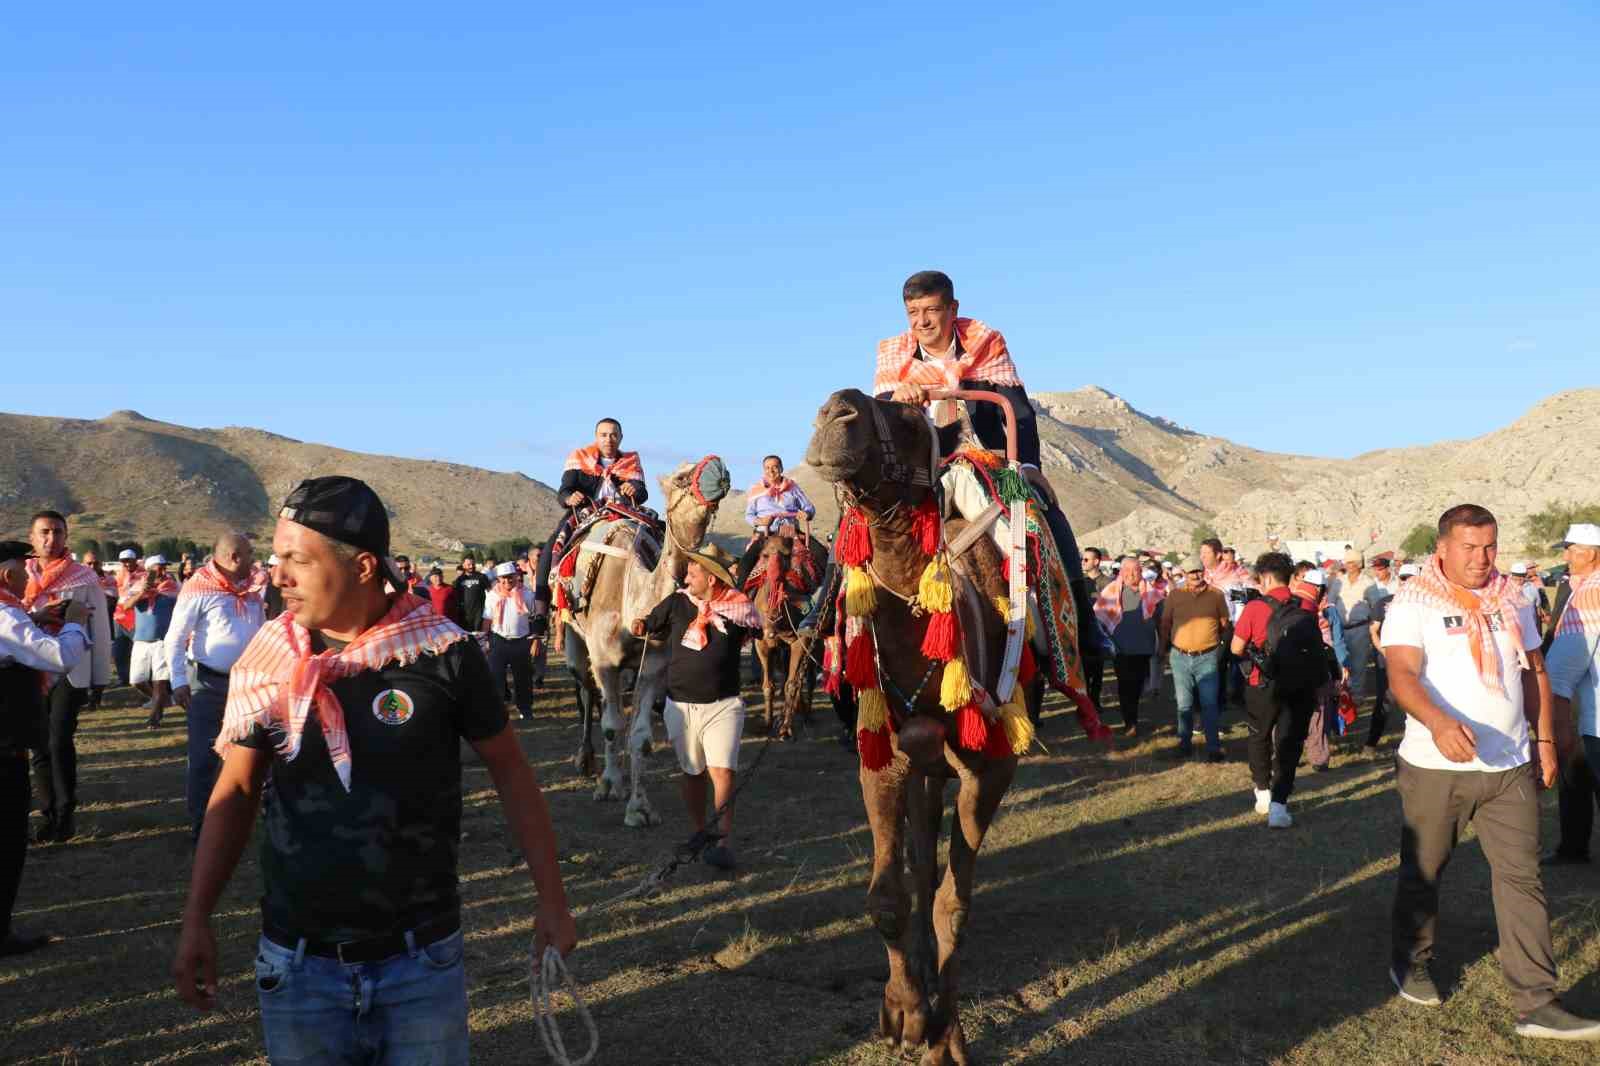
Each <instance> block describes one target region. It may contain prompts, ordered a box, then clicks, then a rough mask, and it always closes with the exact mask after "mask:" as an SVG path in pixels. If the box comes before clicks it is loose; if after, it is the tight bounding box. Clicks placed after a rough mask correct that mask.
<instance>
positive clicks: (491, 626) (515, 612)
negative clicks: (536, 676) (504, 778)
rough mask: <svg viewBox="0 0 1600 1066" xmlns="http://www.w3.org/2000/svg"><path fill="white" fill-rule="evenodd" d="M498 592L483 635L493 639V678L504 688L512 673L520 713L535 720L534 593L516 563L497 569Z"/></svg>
mask: <svg viewBox="0 0 1600 1066" xmlns="http://www.w3.org/2000/svg"><path fill="white" fill-rule="evenodd" d="M494 577H495V583H494V588H492V589H490V590H489V595H488V598H487V599H486V600H485V601H484V605H483V619H482V622H481V625H482V627H483V632H485V633H487V634H488V635H489V674H490V676H491V677H492V678H493V679H494V680H495V681H497V682H499V684H500V685H502V686H504V684H505V680H506V668H507V667H509V668H510V669H511V682H512V686H513V690H514V692H513V698H514V699H515V701H516V706H517V713H518V714H519V715H520V716H521V717H522V718H524V719H528V718H532V717H533V663H532V651H531V648H530V644H531V641H532V635H533V629H532V613H533V592H532V590H530V589H529V588H528V587H527V586H526V585H524V584H523V583H522V574H521V572H520V571H518V570H517V564H516V563H501V564H500V565H499V566H497V567H495V571H494Z"/></svg>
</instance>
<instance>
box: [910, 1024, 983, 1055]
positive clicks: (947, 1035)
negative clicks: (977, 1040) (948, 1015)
mask: <svg viewBox="0 0 1600 1066" xmlns="http://www.w3.org/2000/svg"><path fill="white" fill-rule="evenodd" d="M920 1066H972V1059H971V1058H969V1057H968V1055H967V1038H966V1034H964V1033H963V1032H962V1031H961V1021H960V1019H957V1018H952V1019H951V1020H950V1023H949V1024H948V1025H947V1026H946V1027H945V1030H944V1032H942V1033H940V1034H939V1036H938V1039H936V1040H935V1041H934V1042H933V1043H932V1044H930V1045H928V1050H927V1051H925V1052H923V1054H922V1062H921V1063H920Z"/></svg>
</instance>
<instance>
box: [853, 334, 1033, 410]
mask: <svg viewBox="0 0 1600 1066" xmlns="http://www.w3.org/2000/svg"><path fill="white" fill-rule="evenodd" d="M956 339H957V340H958V341H960V344H961V354H960V355H959V356H956V357H955V358H953V359H936V360H933V361H932V362H930V361H928V360H926V359H918V358H917V350H918V345H917V338H916V336H915V335H914V334H913V333H912V332H911V331H910V330H907V331H906V332H904V333H901V334H899V335H898V336H895V337H889V338H887V339H886V340H881V341H879V342H878V365H877V369H876V371H875V372H874V373H873V376H872V394H873V395H874V396H879V395H882V394H883V393H886V392H893V391H894V387H895V386H896V385H898V384H900V383H901V382H902V381H910V382H913V383H915V384H917V385H922V386H925V387H927V388H930V389H959V388H960V387H961V383H962V382H963V381H982V382H988V383H989V384H991V385H1021V384H1022V378H1020V377H1018V376H1017V367H1016V364H1014V363H1013V362H1012V361H1011V353H1010V352H1009V351H1007V350H1006V339H1005V337H1003V336H1001V334H1000V331H999V330H997V329H990V328H989V327H988V326H986V325H984V324H983V323H982V322H979V321H978V320H977V319H975V318H958V319H956ZM930 358H931V357H930Z"/></svg>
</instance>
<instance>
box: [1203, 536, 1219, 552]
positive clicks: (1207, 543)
mask: <svg viewBox="0 0 1600 1066" xmlns="http://www.w3.org/2000/svg"><path fill="white" fill-rule="evenodd" d="M1200 547H1202V548H1210V549H1211V550H1212V551H1214V552H1216V553H1217V554H1218V555H1221V554H1222V541H1220V540H1218V539H1217V538H1216V537H1207V538H1206V539H1205V540H1203V541H1201V542H1200Z"/></svg>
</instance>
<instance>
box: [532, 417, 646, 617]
mask: <svg viewBox="0 0 1600 1066" xmlns="http://www.w3.org/2000/svg"><path fill="white" fill-rule="evenodd" d="M649 495H650V493H649V490H648V489H647V488H646V487H645V480H644V464H643V463H641V462H640V461H639V453H638V452H625V451H623V450H622V423H621V422H618V421H617V420H616V419H615V418H602V419H601V420H600V421H598V422H596V423H595V425H594V443H593V444H591V445H589V446H588V447H586V448H579V449H577V450H576V451H574V452H573V453H572V454H571V455H569V456H567V465H566V466H565V467H564V468H563V469H562V471H561V484H560V486H559V487H558V488H557V489H556V498H557V499H559V500H560V501H561V503H562V504H563V505H564V506H566V507H567V508H568V511H567V516H566V517H565V518H563V519H562V520H561V521H560V523H558V524H557V525H556V528H555V529H554V531H552V532H551V534H550V537H549V539H547V540H546V541H545V542H544V547H543V548H541V549H539V569H538V573H537V575H536V576H535V580H534V592H533V595H534V599H535V600H536V601H537V603H538V609H537V620H536V621H535V628H534V633H535V635H540V636H542V635H543V633H544V630H545V628H546V627H547V626H548V624H549V614H550V559H551V553H552V552H553V551H554V550H555V544H556V541H557V540H559V539H560V538H561V535H562V534H563V533H567V532H570V531H571V530H572V529H573V528H574V527H575V526H576V524H577V518H578V515H579V513H580V512H581V511H583V510H587V509H589V508H592V507H595V506H598V505H599V504H601V503H604V502H606V501H607V500H619V501H621V502H622V503H624V504H627V505H628V506H630V507H634V508H637V507H640V506H642V505H643V504H644V501H645V500H646V499H648V498H649Z"/></svg>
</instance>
